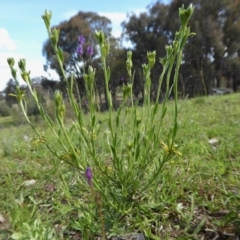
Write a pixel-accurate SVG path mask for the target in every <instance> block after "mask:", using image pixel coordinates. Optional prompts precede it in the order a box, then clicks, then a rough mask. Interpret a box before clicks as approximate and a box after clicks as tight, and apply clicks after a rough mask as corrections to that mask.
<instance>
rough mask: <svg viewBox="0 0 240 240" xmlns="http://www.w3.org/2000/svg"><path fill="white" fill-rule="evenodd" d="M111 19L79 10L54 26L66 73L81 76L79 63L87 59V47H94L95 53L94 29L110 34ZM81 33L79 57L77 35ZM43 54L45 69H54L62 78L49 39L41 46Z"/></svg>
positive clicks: (95, 51)
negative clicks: (80, 52)
mask: <svg viewBox="0 0 240 240" xmlns="http://www.w3.org/2000/svg"><path fill="white" fill-rule="evenodd" d="M110 24H111V21H110V20H109V19H108V18H106V17H102V16H99V15H98V14H96V13H93V12H79V13H78V14H77V15H75V16H74V17H72V18H71V19H70V20H68V21H64V22H61V23H60V24H59V25H57V26H55V27H54V28H57V29H59V30H60V36H59V41H58V45H59V46H60V47H61V48H62V50H63V53H64V70H65V71H66V72H67V73H68V74H71V73H75V75H76V76H77V77H81V76H82V72H81V71H80V69H79V67H80V66H81V65H80V64H79V62H80V61H87V60H88V57H87V53H86V50H87V47H88V46H92V47H94V54H95V55H96V53H97V48H96V39H95V36H94V31H95V30H103V31H104V33H105V34H106V36H110V35H111V27H110ZM80 35H82V36H84V38H85V42H84V43H83V50H84V51H83V54H82V56H81V59H80V58H79V55H78V54H77V52H76V51H77V47H78V37H79V36H80ZM43 56H44V57H46V65H45V69H46V70H48V69H49V68H50V69H54V70H56V71H57V73H58V75H59V76H60V77H61V78H62V73H61V70H60V68H59V66H58V63H57V59H56V56H55V54H54V52H53V49H52V46H51V44H50V41H49V40H47V41H46V42H45V44H44V46H43Z"/></svg>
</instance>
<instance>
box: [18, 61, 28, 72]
mask: <svg viewBox="0 0 240 240" xmlns="http://www.w3.org/2000/svg"><path fill="white" fill-rule="evenodd" d="M18 67H19V68H20V69H21V71H22V72H25V71H26V60H25V59H20V61H19V62H18Z"/></svg>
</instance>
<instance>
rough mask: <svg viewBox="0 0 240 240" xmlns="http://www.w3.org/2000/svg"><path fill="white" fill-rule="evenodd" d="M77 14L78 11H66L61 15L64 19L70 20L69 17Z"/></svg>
mask: <svg viewBox="0 0 240 240" xmlns="http://www.w3.org/2000/svg"><path fill="white" fill-rule="evenodd" d="M77 13H78V11H76V10H73V11H68V12H65V13H64V14H63V17H64V18H66V19H70V18H71V17H73V16H75V15H76V14H77Z"/></svg>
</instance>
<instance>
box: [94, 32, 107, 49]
mask: <svg viewBox="0 0 240 240" xmlns="http://www.w3.org/2000/svg"><path fill="white" fill-rule="evenodd" d="M95 37H96V39H97V41H98V44H99V45H100V46H101V45H102V44H105V36H104V33H103V32H102V31H95Z"/></svg>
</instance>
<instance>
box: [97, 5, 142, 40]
mask: <svg viewBox="0 0 240 240" xmlns="http://www.w3.org/2000/svg"><path fill="white" fill-rule="evenodd" d="M144 11H145V9H135V10H133V11H131V12H130V15H131V13H135V14H136V15H139V14H140V13H141V12H144ZM98 14H99V15H100V16H105V17H107V18H109V19H110V20H111V22H112V34H113V36H114V37H117V38H119V37H120V36H121V33H122V27H121V23H122V22H123V21H125V20H126V19H127V13H126V12H98Z"/></svg>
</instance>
